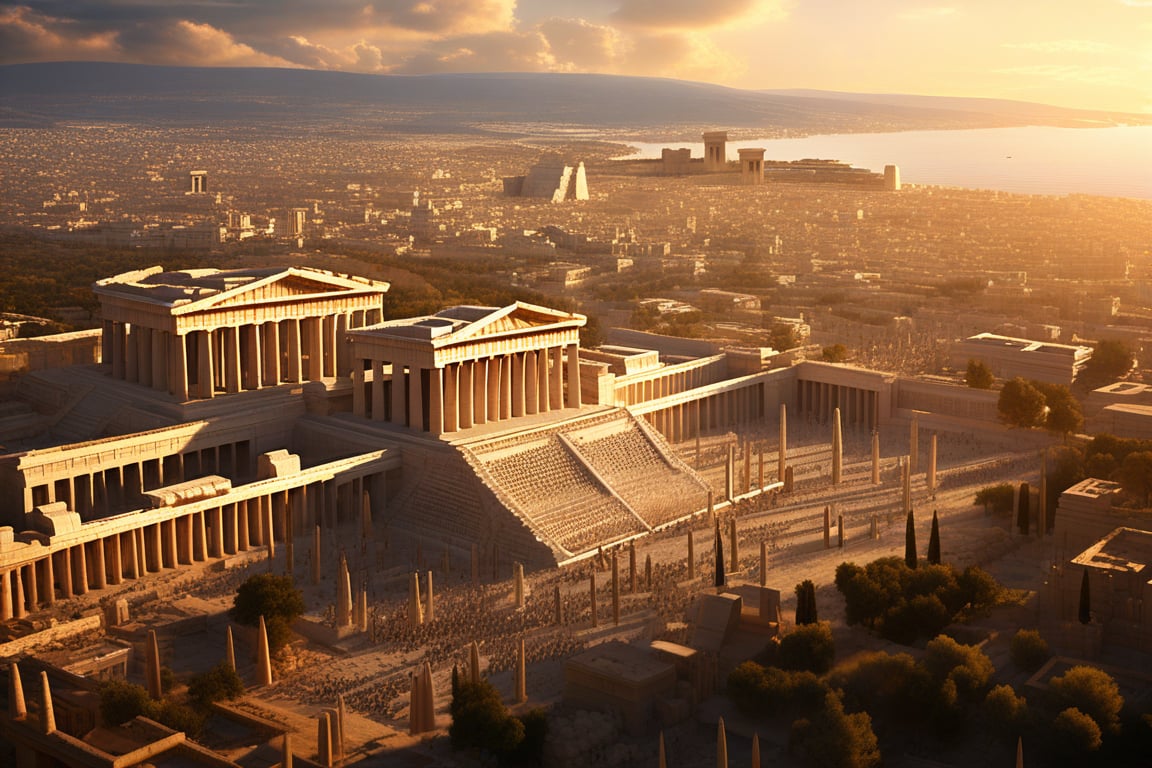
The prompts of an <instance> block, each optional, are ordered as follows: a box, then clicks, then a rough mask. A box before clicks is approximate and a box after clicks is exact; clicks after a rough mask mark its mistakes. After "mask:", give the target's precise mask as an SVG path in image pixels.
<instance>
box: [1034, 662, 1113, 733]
mask: <svg viewBox="0 0 1152 768" xmlns="http://www.w3.org/2000/svg"><path fill="white" fill-rule="evenodd" d="M1048 686H1049V687H1050V688H1051V689H1052V692H1053V693H1055V694H1056V697H1057V698H1058V699H1059V701H1060V702H1061V705H1062V706H1064V707H1074V708H1076V709H1078V710H1080V711H1081V712H1083V713H1084V714H1086V715H1088V716H1089V717H1091V718H1092V719H1093V720H1095V721H1096V724H1097V725H1099V726H1100V730H1102V731H1111V732H1114V733H1115V732H1119V730H1120V710H1121V708H1122V707H1123V706H1124V697H1122V696H1121V695H1120V688H1119V686H1117V685H1116V681H1115V680H1113V679H1112V676H1111V675H1109V674H1108V673H1107V672H1105V671H1104V670H1102V669H1096V668H1095V667H1085V666H1079V667H1072V669H1070V670H1068V671H1067V672H1065V673H1064V674H1063V675H1061V676H1060V677H1054V678H1052V679H1051V680H1049V681H1048Z"/></svg>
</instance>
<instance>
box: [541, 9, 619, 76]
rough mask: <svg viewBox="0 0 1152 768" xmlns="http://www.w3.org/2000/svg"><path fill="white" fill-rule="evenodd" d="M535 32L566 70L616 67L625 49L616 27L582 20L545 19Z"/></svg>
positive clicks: (600, 69) (599, 69)
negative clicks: (546, 42) (542, 38)
mask: <svg viewBox="0 0 1152 768" xmlns="http://www.w3.org/2000/svg"><path fill="white" fill-rule="evenodd" d="M537 30H538V31H539V32H540V34H541V35H543V36H544V39H545V40H547V41H548V47H549V49H550V50H551V52H552V56H553V58H554V59H555V61H556V62H557V63H558V65H559V66H560V67H561V68H562V69H566V70H570V71H587V70H596V71H603V68H605V67H609V68H611V67H615V66H618V65H619V63H620V60H621V58H623V57H624V56H625V55H626V53H627V49H628V48H629V43H628V42H627V41H626V40H625V38H624V36H623V35H622V34H621V33H620V31H619V30H617V29H616V28H614V27H609V26H605V25H602V24H593V23H591V22H589V21H585V20H584V19H547V20H545V21H543V22H541V23H540V24H539V25H538V26H537Z"/></svg>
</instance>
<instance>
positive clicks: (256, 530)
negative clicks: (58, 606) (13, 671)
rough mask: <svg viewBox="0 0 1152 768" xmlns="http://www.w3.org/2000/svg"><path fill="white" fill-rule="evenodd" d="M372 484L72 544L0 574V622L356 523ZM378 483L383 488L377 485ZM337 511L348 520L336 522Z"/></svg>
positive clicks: (290, 495)
mask: <svg viewBox="0 0 1152 768" xmlns="http://www.w3.org/2000/svg"><path fill="white" fill-rule="evenodd" d="M376 477H377V476H357V477H349V478H346V479H345V480H344V481H343V482H337V481H336V480H328V481H320V482H316V483H312V484H309V485H305V486H300V487H298V488H293V489H289V490H284V491H277V492H275V493H271V494H266V495H262V496H256V497H253V498H249V499H242V500H238V501H234V502H229V503H225V504H221V505H220V506H218V507H213V508H209V509H201V510H197V511H194V512H190V513H188V514H185V515H181V516H179V517H174V518H171V519H168V520H160V521H157V522H154V523H148V524H145V525H141V526H140V527H139V528H135V529H133V530H130V531H123V532H120V533H113V534H110V535H108V536H101V537H99V538H96V539H94V540H92V541H86V542H81V543H78V544H73V545H72V546H70V547H66V548H63V549H60V550H57V551H56V552H52V553H50V554H48V555H46V556H44V557H41V558H39V559H37V560H34V561H32V562H28V563H24V564H22V565H18V566H16V567H14V568H6V569H0V621H6V620H8V619H12V618H17V619H19V618H23V617H24V616H25V615H27V613H29V612H31V611H35V610H37V609H38V608H41V607H48V606H51V605H53V604H54V603H55V601H56V600H57V597H58V596H59V599H64V600H67V599H70V598H72V597H73V596H75V595H83V594H86V593H87V592H88V591H89V590H90V589H104V588H105V587H107V586H117V585H119V584H121V583H122V581H123V580H124V579H138V578H141V577H143V576H145V575H147V574H149V573H156V572H159V571H162V570H166V569H174V568H178V567H180V566H182V565H190V564H193V563H196V562H203V561H204V560H207V559H209V558H220V557H226V556H229V555H235V554H236V553H238V552H246V551H248V550H250V549H252V548H253V547H262V546H265V545H268V546H272V544H273V543H274V542H276V541H286V540H288V539H290V538H292V537H293V531H303V530H309V529H311V528H314V527H315V526H318V525H321V524H324V525H329V526H332V525H335V524H336V523H338V522H339V521H340V518H341V517H348V518H349V519H351V517H352V515H353V513H355V517H356V519H359V513H360V510H361V509H362V507H361V505H360V501H361V499H362V498H363V494H364V493H365V492H367V491H371V494H370V495H371V496H372V497H374V498H383V492H382V490H381V488H380V487H379V486H378V485H377V484H376V482H375V481H376ZM381 482H382V480H381ZM341 510H344V511H346V512H347V513H348V514H345V515H341Z"/></svg>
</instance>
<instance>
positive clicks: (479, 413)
mask: <svg viewBox="0 0 1152 768" xmlns="http://www.w3.org/2000/svg"><path fill="white" fill-rule="evenodd" d="M472 423H473V424H487V423H488V361H487V360H476V361H474V362H473V363H472Z"/></svg>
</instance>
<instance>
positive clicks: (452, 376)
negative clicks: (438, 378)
mask: <svg viewBox="0 0 1152 768" xmlns="http://www.w3.org/2000/svg"><path fill="white" fill-rule="evenodd" d="M459 377H460V366H459V364H458V363H453V364H450V365H449V366H448V367H446V368H445V369H444V431H445V432H455V431H457V430H458V429H460V408H459V398H458V396H457V393H458V392H459V389H460V387H459V384H458V381H459Z"/></svg>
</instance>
